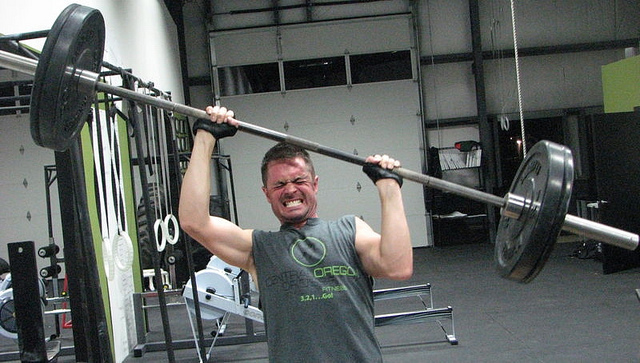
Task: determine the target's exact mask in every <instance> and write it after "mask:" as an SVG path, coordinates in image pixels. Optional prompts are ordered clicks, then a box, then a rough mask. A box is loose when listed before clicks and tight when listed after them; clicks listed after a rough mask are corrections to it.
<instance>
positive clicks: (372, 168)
mask: <svg viewBox="0 0 640 363" xmlns="http://www.w3.org/2000/svg"><path fill="white" fill-rule="evenodd" d="M362 171H363V172H364V173H365V174H367V176H368V177H369V179H371V181H373V184H375V183H376V182H377V181H378V180H380V179H393V180H395V181H396V182H397V183H398V185H399V186H400V187H402V177H401V176H400V175H398V174H396V173H394V172H392V171H391V170H389V169H384V168H381V167H379V166H378V165H377V164H371V163H366V164H364V165H363V166H362Z"/></svg>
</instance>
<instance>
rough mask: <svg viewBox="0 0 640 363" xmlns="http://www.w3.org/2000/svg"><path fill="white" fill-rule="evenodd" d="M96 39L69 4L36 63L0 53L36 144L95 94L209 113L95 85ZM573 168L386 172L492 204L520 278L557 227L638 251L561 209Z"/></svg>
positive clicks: (81, 112)
mask: <svg viewBox="0 0 640 363" xmlns="http://www.w3.org/2000/svg"><path fill="white" fill-rule="evenodd" d="M104 43H105V25H104V19H103V17H102V14H101V13H100V12H99V11H98V10H96V9H92V8H89V7H85V6H81V5H78V4H72V5H69V6H68V7H67V8H65V9H64V10H63V11H62V13H61V14H60V15H59V16H58V18H57V19H56V21H55V23H54V24H53V27H52V28H51V30H50V32H49V34H48V36H47V39H46V41H45V44H44V47H43V49H42V53H41V56H40V59H39V61H37V62H36V61H34V60H32V59H29V58H24V57H20V56H17V55H14V54H12V53H8V52H4V51H0V66H1V67H5V68H8V69H12V70H16V71H19V72H22V73H26V74H29V75H33V76H34V81H33V90H32V94H31V106H30V111H29V114H30V126H31V135H32V138H33V140H34V142H35V143H36V144H38V145H39V146H42V147H46V148H49V149H53V150H57V151H64V150H66V149H67V148H68V147H69V146H70V144H71V142H72V141H73V140H74V138H76V137H77V134H78V133H79V132H80V130H81V129H82V127H83V125H84V123H85V122H86V120H87V115H88V114H89V112H90V111H91V105H92V102H93V100H94V99H95V92H96V91H100V92H104V93H109V94H113V95H117V96H120V97H122V98H124V99H128V100H131V101H135V102H137V103H140V104H146V105H151V106H155V107H158V108H161V109H164V110H167V111H172V112H175V113H179V114H182V115H186V116H191V117H195V118H205V119H207V118H209V115H207V113H206V112H205V111H204V110H201V109H197V108H193V107H190V106H185V105H182V104H178V103H175V102H172V101H168V100H163V99H159V98H155V97H152V96H148V95H144V94H140V93H138V92H135V91H132V90H128V89H125V88H121V87H117V86H112V85H109V84H105V83H102V82H99V74H98V73H99V71H100V69H101V67H102V57H103V54H104ZM238 128H239V130H240V131H243V132H247V133H250V134H253V135H256V136H260V137H264V138H267V139H271V140H274V141H278V142H286V143H290V144H294V145H298V146H300V147H303V148H305V149H307V150H309V151H312V152H315V153H319V154H322V155H325V156H329V157H332V158H336V159H339V160H343V161H346V162H349V163H353V164H356V165H360V166H362V165H364V164H365V163H366V161H365V158H363V157H359V156H356V155H353V154H350V153H346V152H343V151H340V150H337V149H334V148H331V147H327V146H324V145H320V144H318V143H315V142H312V141H309V140H306V139H302V138H299V137H295V136H291V135H287V134H284V133H280V132H277V131H273V130H270V129H267V128H263V127H260V126H256V125H252V124H250V123H247V122H244V121H238ZM573 169H574V168H573V157H572V154H571V150H570V149H569V148H567V147H566V146H563V145H559V144H556V143H553V142H550V141H541V142H539V143H537V144H536V145H534V146H533V147H532V148H531V150H530V151H529V153H528V154H527V156H526V157H525V159H524V160H523V162H522V164H521V165H520V167H519V169H518V171H517V173H516V176H515V179H514V180H513V182H512V184H511V187H510V189H509V192H508V193H507V195H506V196H504V197H499V196H495V195H492V194H489V193H485V192H482V191H479V190H476V189H473V188H469V187H466V186H462V185H459V184H455V183H452V182H448V181H445V180H442V179H438V178H434V177H431V176H428V175H425V174H421V173H417V172H413V171H411V170H407V169H405V168H396V169H394V172H395V173H397V174H398V175H400V176H402V177H403V178H404V179H407V180H411V181H414V182H417V183H421V184H423V185H425V186H428V187H431V188H434V189H439V190H442V191H446V192H450V193H453V194H456V195H459V196H463V197H466V198H469V199H473V200H476V201H479V202H482V203H485V204H488V205H491V206H494V207H498V208H500V211H501V218H500V223H499V225H498V230H497V233H496V241H495V258H494V260H495V262H496V267H497V270H498V272H499V274H500V275H501V276H502V277H505V278H508V279H511V280H515V281H518V282H522V283H527V282H530V281H531V280H533V279H534V278H535V277H536V276H537V275H538V273H539V272H540V270H541V269H542V267H543V266H544V264H545V263H546V261H547V259H548V258H549V255H550V254H551V251H552V250H553V247H554V245H555V243H556V240H557V238H558V236H559V234H560V231H561V230H564V231H568V232H571V233H574V234H577V235H580V236H584V237H587V238H590V239H593V240H597V241H601V242H604V243H607V244H610V245H613V246H617V247H622V248H625V249H628V250H635V249H637V248H638V235H637V234H634V233H631V232H627V231H624V230H621V229H618V228H614V227H611V226H607V225H604V224H601V223H597V222H594V221H590V220H586V219H583V218H579V217H576V216H573V215H570V214H567V211H568V209H569V201H570V199H571V191H572V186H573V177H574V175H573Z"/></svg>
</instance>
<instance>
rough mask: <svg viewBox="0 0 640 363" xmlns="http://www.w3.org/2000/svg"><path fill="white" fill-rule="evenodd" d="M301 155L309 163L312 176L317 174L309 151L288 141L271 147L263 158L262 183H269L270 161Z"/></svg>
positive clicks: (261, 167)
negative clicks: (268, 169)
mask: <svg viewBox="0 0 640 363" xmlns="http://www.w3.org/2000/svg"><path fill="white" fill-rule="evenodd" d="M297 157H300V158H302V160H304V162H305V163H306V164H307V167H308V168H309V171H310V172H311V176H315V175H316V171H315V169H314V167H313V161H311V157H310V156H309V153H308V152H307V150H305V149H304V148H302V147H300V146H297V145H293V144H289V143H286V142H280V143H278V144H276V145H275V146H273V147H272V148H271V149H269V150H268V151H267V152H266V153H265V154H264V157H263V158H262V165H261V166H260V172H261V173H262V185H263V186H266V185H267V168H268V166H269V163H270V162H272V161H276V160H284V159H293V158H297Z"/></svg>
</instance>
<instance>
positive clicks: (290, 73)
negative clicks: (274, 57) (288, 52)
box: [284, 57, 347, 90]
mask: <svg viewBox="0 0 640 363" xmlns="http://www.w3.org/2000/svg"><path fill="white" fill-rule="evenodd" d="M284 84H285V89H287V90H293V89H303V88H316V87H328V86H339V85H346V84H347V72H346V69H345V64H344V57H332V58H318V59H306V60H300V61H290V62H284Z"/></svg>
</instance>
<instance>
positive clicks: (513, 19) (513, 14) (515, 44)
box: [511, 0, 527, 158]
mask: <svg viewBox="0 0 640 363" xmlns="http://www.w3.org/2000/svg"><path fill="white" fill-rule="evenodd" d="M511 26H512V28H513V51H514V58H515V62H516V85H517V88H518V111H519V113H520V132H521V134H522V157H523V158H524V157H525V156H527V141H526V139H525V131H524V115H523V112H522V89H521V87H520V61H519V57H518V36H517V33H516V7H515V4H514V0H511Z"/></svg>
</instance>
